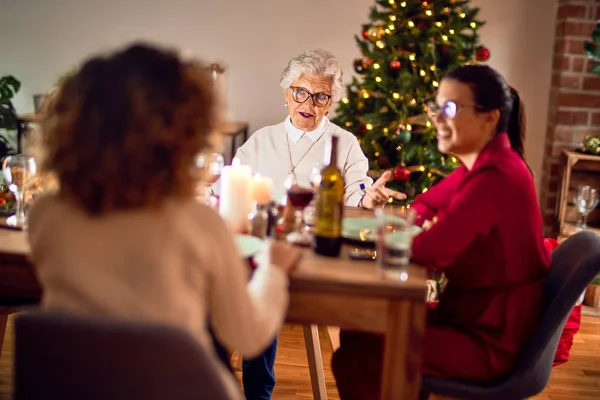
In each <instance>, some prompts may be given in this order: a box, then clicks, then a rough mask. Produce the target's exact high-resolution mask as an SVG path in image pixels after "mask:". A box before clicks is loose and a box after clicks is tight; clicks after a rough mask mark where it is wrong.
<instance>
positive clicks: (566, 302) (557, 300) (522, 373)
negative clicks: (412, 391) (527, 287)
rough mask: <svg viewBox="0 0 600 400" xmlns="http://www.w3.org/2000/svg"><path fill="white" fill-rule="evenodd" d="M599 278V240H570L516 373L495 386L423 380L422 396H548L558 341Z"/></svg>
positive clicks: (588, 236) (556, 258)
mask: <svg viewBox="0 0 600 400" xmlns="http://www.w3.org/2000/svg"><path fill="white" fill-rule="evenodd" d="M598 273H600V237H598V236H597V235H596V234H594V233H591V232H587V231H583V232H579V233H577V234H576V235H574V236H571V237H570V238H568V239H567V240H566V241H564V242H563V243H562V244H561V245H560V246H558V247H557V248H556V250H554V251H553V253H552V267H551V268H550V272H549V274H548V276H547V277H546V280H545V282H544V291H545V295H546V304H545V307H544V313H543V316H542V320H541V323H540V326H539V328H538V329H537V330H536V331H535V332H534V334H533V337H532V339H531V342H530V344H529V345H528V347H527V348H526V350H525V352H524V354H523V357H522V359H521V360H520V362H519V363H518V365H517V367H516V368H515V370H514V372H513V373H512V374H511V375H510V376H509V377H508V378H507V379H506V380H504V381H502V382H499V383H498V384H495V385H487V386H482V385H478V384H476V383H469V382H458V381H452V380H446V379H438V378H432V377H428V376H424V377H423V381H422V390H423V391H424V392H427V393H435V394H439V395H442V396H450V397H457V398H460V399H466V400H471V399H485V400H496V399H497V400H518V399H525V398H527V397H531V396H534V395H536V394H538V393H540V392H541V391H543V390H544V388H545V387H546V385H547V384H548V380H549V379H550V371H551V370H552V363H553V360H554V355H555V353H556V348H557V346H558V340H559V338H560V335H561V334H562V331H563V328H564V326H565V323H566V321H567V318H568V316H569V314H570V313H571V310H572V309H573V307H574V305H575V303H576V302H577V299H578V298H579V296H580V295H581V293H582V292H583V291H584V290H585V288H586V287H587V285H588V284H589V283H590V282H591V281H592V279H593V278H594V277H595V276H596V275H597V274H598Z"/></svg>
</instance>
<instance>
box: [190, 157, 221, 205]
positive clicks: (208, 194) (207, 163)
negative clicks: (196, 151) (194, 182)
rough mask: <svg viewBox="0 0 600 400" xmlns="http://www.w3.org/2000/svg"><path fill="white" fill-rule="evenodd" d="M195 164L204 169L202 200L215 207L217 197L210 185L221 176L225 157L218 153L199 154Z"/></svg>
mask: <svg viewBox="0 0 600 400" xmlns="http://www.w3.org/2000/svg"><path fill="white" fill-rule="evenodd" d="M196 166H197V167H198V168H200V169H201V170H203V171H204V179H205V182H204V193H203V196H202V198H203V201H204V202H205V203H206V204H207V205H209V206H210V207H212V208H216V207H217V204H218V199H217V196H215V194H214V192H213V191H212V185H213V184H214V183H215V182H217V181H218V180H219V178H220V177H221V171H223V167H224V166H225V159H224V158H223V156H222V155H221V154H219V153H209V154H201V155H199V156H198V158H197V159H196Z"/></svg>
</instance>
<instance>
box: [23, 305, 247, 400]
mask: <svg viewBox="0 0 600 400" xmlns="http://www.w3.org/2000/svg"><path fill="white" fill-rule="evenodd" d="M15 336H16V337H15V341H16V345H15V350H16V354H15V397H14V398H15V399H16V400H29V399H41V398H45V399H86V400H100V399H112V400H121V399H123V400H125V399H127V400H130V399H145V400H164V399H184V400H185V399H214V400H231V399H236V400H237V399H241V398H242V396H241V392H240V391H239V389H237V388H236V384H235V382H234V379H233V377H232V376H231V375H229V374H228V373H227V372H224V371H225V369H224V366H222V365H221V364H220V363H219V362H218V361H217V360H216V358H215V356H214V355H213V354H211V353H210V352H209V351H207V350H206V349H205V348H204V347H203V346H202V345H201V344H200V343H198V342H197V341H196V340H195V339H194V338H193V337H192V336H191V335H190V334H189V333H187V332H185V331H183V330H181V329H178V328H176V327H170V326H164V325H156V324H152V323H145V322H132V321H122V320H117V319H109V318H103V317H84V316H75V315H70V314H63V313H55V312H47V311H35V312H32V313H25V314H23V315H20V316H19V317H17V319H16V321H15ZM232 389H234V390H232ZM236 390H237V392H239V396H238V395H237V394H238V393H237V392H236Z"/></svg>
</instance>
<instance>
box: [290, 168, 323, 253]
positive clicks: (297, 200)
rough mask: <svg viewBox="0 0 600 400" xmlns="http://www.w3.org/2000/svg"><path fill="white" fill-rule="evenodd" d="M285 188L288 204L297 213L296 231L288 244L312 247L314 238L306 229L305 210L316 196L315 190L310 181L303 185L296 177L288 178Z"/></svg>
mask: <svg viewBox="0 0 600 400" xmlns="http://www.w3.org/2000/svg"><path fill="white" fill-rule="evenodd" d="M284 186H285V188H286V191H287V198H288V204H290V205H292V207H294V210H295V213H296V224H295V225H296V226H295V229H294V231H292V232H290V234H289V235H288V236H287V237H286V240H287V241H288V242H291V243H294V244H298V245H301V246H310V244H311V242H312V236H311V234H310V232H308V231H307V230H306V229H305V227H304V225H305V224H304V209H305V208H306V206H308V205H309V204H310V202H311V201H312V199H313V198H314V196H315V189H314V187H313V186H312V185H311V184H310V182H309V181H307V182H306V183H301V182H300V181H298V179H296V176H295V175H290V176H288V177H287V178H286V180H285V182H284Z"/></svg>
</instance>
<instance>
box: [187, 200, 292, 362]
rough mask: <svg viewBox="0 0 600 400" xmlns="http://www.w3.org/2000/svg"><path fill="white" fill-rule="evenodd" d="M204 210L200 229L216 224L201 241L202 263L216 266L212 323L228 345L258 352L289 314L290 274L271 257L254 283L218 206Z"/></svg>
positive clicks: (248, 353)
mask: <svg viewBox="0 0 600 400" xmlns="http://www.w3.org/2000/svg"><path fill="white" fill-rule="evenodd" d="M203 214H204V215H202V216H199V220H197V223H198V225H199V226H198V229H199V230H203V231H206V230H207V229H210V234H209V235H210V241H207V242H204V243H201V242H198V240H196V241H195V243H196V244H197V246H202V247H203V251H202V252H201V254H202V255H201V256H200V259H201V262H203V263H204V264H210V265H206V266H205V268H207V269H208V270H209V271H210V272H209V277H210V281H209V282H207V284H206V286H207V287H208V293H209V296H208V305H207V313H208V316H209V319H210V323H211V327H212V329H213V331H214V333H215V335H216V336H217V338H218V339H219V341H220V342H221V343H222V344H223V345H224V346H225V347H227V348H228V349H230V350H236V351H238V352H240V353H241V354H242V355H244V356H247V357H254V356H257V355H259V354H260V353H261V352H262V351H263V350H264V349H265V348H266V347H267V346H268V345H269V344H270V343H271V342H272V341H273V338H274V337H275V335H276V334H277V332H278V330H279V328H280V327H281V324H282V323H283V320H284V318H285V313H286V311H287V305H288V297H289V294H288V278H287V274H286V272H285V271H284V270H282V269H281V268H279V267H277V266H273V265H270V264H269V259H268V256H265V257H264V259H263V260H262V262H261V263H260V264H259V266H258V267H257V268H256V270H255V271H254V274H253V276H252V279H251V280H250V283H248V276H249V267H248V265H246V263H245V262H244V261H243V260H242V258H241V255H240V254H239V251H238V249H237V246H236V244H235V242H234V239H233V236H232V235H231V233H230V231H229V230H228V229H227V228H226V226H225V224H224V223H223V222H222V221H221V219H220V218H219V217H218V215H216V214H215V213H213V212H212V211H211V212H210V213H209V212H204V213H203ZM207 255H208V256H207ZM200 279H202V277H200ZM204 279H205V277H204Z"/></svg>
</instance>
